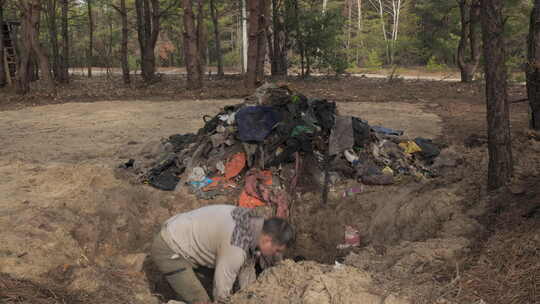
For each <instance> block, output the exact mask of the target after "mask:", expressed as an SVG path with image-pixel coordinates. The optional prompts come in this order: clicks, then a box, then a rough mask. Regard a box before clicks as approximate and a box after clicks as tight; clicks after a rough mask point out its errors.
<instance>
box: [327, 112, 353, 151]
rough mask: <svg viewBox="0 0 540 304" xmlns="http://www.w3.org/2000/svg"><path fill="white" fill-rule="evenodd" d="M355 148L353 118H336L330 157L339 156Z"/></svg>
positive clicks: (331, 133)
mask: <svg viewBox="0 0 540 304" xmlns="http://www.w3.org/2000/svg"><path fill="white" fill-rule="evenodd" d="M353 146H354V131H353V120H352V117H351V116H339V115H338V116H336V118H335V125H334V128H332V131H331V132H330V142H329V149H330V151H329V155H336V154H339V153H341V152H343V151H345V150H347V149H351V148H352V147H353Z"/></svg>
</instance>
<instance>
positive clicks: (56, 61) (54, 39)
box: [47, 0, 61, 80]
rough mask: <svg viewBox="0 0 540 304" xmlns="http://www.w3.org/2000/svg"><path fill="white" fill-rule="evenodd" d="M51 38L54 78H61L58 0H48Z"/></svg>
mask: <svg viewBox="0 0 540 304" xmlns="http://www.w3.org/2000/svg"><path fill="white" fill-rule="evenodd" d="M47 1H48V3H47V14H48V21H49V22H48V26H49V39H50V43H51V49H52V70H53V75H54V78H55V79H57V80H60V78H61V75H60V50H59V48H58V26H57V24H56V3H57V2H56V0H47Z"/></svg>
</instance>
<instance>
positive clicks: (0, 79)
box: [0, 0, 9, 88]
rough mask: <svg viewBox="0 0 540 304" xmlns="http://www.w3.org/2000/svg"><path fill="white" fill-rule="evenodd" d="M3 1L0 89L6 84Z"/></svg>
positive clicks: (1, 9) (1, 12) (1, 2)
mask: <svg viewBox="0 0 540 304" xmlns="http://www.w3.org/2000/svg"><path fill="white" fill-rule="evenodd" d="M4 58H5V57H4V0H0V88H3V87H5V86H6V84H7V73H9V71H6V70H5V66H6V65H5V64H4Z"/></svg>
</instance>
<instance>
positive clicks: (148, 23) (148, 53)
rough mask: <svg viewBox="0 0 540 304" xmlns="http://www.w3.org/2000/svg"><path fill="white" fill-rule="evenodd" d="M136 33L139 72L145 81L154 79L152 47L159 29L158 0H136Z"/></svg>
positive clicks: (154, 45) (153, 47) (154, 59)
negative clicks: (139, 61)
mask: <svg viewBox="0 0 540 304" xmlns="http://www.w3.org/2000/svg"><path fill="white" fill-rule="evenodd" d="M135 7H136V11H137V34H138V38H139V46H140V49H141V72H142V76H143V79H144V81H145V82H152V81H154V80H155V77H154V76H155V71H156V58H155V54H154V49H155V47H156V43H157V38H158V36H159V31H160V14H161V12H160V9H159V0H136V1H135Z"/></svg>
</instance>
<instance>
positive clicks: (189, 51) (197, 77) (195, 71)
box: [183, 0, 202, 89]
mask: <svg viewBox="0 0 540 304" xmlns="http://www.w3.org/2000/svg"><path fill="white" fill-rule="evenodd" d="M198 1H201V0H198ZM183 7H184V54H185V62H186V69H187V86H188V88H189V89H200V88H202V75H201V74H200V70H201V69H200V62H199V61H200V57H199V56H200V52H199V50H198V44H197V29H196V28H195V14H194V13H193V6H192V2H191V0H183Z"/></svg>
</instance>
